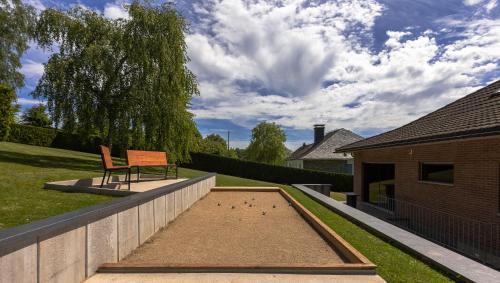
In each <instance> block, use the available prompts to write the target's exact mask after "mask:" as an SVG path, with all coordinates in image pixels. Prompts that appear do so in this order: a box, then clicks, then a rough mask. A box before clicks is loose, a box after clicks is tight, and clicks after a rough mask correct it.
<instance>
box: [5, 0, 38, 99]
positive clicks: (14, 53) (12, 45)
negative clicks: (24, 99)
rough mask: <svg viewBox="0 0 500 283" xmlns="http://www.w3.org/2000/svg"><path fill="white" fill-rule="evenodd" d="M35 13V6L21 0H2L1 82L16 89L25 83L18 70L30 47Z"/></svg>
mask: <svg viewBox="0 0 500 283" xmlns="http://www.w3.org/2000/svg"><path fill="white" fill-rule="evenodd" d="M34 15H35V13H34V10H33V8H32V7H30V6H28V5H26V4H24V3H23V2H22V1H21V0H0V83H2V84H6V85H8V86H10V87H11V88H14V89H15V88H18V87H22V86H23V85H24V76H23V74H21V73H20V72H18V70H19V68H21V56H22V55H23V53H24V51H26V49H28V39H29V38H30V33H31V24H32V23H33V19H34Z"/></svg>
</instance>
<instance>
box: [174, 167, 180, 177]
mask: <svg viewBox="0 0 500 283" xmlns="http://www.w3.org/2000/svg"><path fill="white" fill-rule="evenodd" d="M178 178H179V167H177V164H176V165H175V179H178Z"/></svg>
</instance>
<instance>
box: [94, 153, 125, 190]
mask: <svg viewBox="0 0 500 283" xmlns="http://www.w3.org/2000/svg"><path fill="white" fill-rule="evenodd" d="M99 149H100V150H101V160H102V166H103V168H104V176H103V177H102V182H101V188H102V186H103V185H104V179H106V174H107V173H109V175H108V180H107V181H106V184H107V183H109V177H110V176H111V172H113V171H125V172H126V173H125V181H126V182H127V183H128V190H129V191H130V166H128V165H127V166H115V165H113V160H112V159H111V152H110V151H109V148H108V147H107V146H104V145H101V146H99Z"/></svg>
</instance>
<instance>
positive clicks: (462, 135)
mask: <svg viewBox="0 0 500 283" xmlns="http://www.w3.org/2000/svg"><path fill="white" fill-rule="evenodd" d="M496 135H500V126H495V127H491V128H485V129H477V130H470V131H464V132H457V133H450V134H445V135H436V136H430V137H421V138H417V139H410V140H402V141H393V142H387V143H378V144H373V145H367V146H351V147H349V146H347V147H340V148H337V149H336V150H335V152H336V153H343V152H353V151H359V150H365V149H378V148H386V147H394V146H402V145H415V144H425V143H432V142H441V141H452V140H458V139H466V138H477V137H487V136H496Z"/></svg>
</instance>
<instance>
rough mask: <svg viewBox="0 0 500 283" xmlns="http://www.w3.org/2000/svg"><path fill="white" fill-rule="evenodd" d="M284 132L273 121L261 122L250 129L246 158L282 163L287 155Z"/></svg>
mask: <svg viewBox="0 0 500 283" xmlns="http://www.w3.org/2000/svg"><path fill="white" fill-rule="evenodd" d="M285 141H286V135H285V132H284V131H283V130H282V129H281V128H280V127H279V126H278V125H276V124H275V123H267V122H261V123H259V124H258V125H257V126H256V127H255V128H253V130H252V140H251V141H250V145H249V146H248V148H247V150H246V155H247V158H248V160H251V161H256V162H263V163H268V164H274V165H282V164H283V163H284V161H285V158H286V156H287V149H286V147H285Z"/></svg>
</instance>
